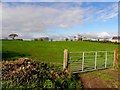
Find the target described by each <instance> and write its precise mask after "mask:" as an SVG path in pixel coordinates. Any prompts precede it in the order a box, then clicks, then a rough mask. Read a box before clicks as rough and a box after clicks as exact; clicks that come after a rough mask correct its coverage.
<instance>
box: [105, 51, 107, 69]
mask: <svg viewBox="0 0 120 90" xmlns="http://www.w3.org/2000/svg"><path fill="white" fill-rule="evenodd" d="M105 68H107V51H106V54H105Z"/></svg>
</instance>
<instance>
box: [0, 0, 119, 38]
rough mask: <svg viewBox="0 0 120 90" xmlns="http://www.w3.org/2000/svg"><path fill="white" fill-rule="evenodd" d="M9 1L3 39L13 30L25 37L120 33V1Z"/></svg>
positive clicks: (3, 9) (99, 35)
mask: <svg viewBox="0 0 120 90" xmlns="http://www.w3.org/2000/svg"><path fill="white" fill-rule="evenodd" d="M5 1H6V2H5ZM5 1H4V2H2V3H1V4H0V6H1V7H2V12H0V13H2V14H0V15H2V35H1V36H2V37H3V38H5V37H7V36H8V35H9V34H11V33H16V34H18V36H19V38H23V39H33V38H37V37H41V36H49V37H60V36H61V37H66V36H72V35H76V34H82V35H85V36H88V37H89V36H91V37H93V36H94V37H105V36H108V37H112V36H114V35H117V32H118V3H117V2H7V1H8V0H5ZM11 1H24V0H11ZM27 1H32V0H27ZM54 1H55V0H54ZM104 1H105V0H104ZM116 1H117V0H116Z"/></svg>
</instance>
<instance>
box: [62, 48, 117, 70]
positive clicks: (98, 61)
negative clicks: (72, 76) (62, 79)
mask: <svg viewBox="0 0 120 90" xmlns="http://www.w3.org/2000/svg"><path fill="white" fill-rule="evenodd" d="M117 57H118V49H115V50H113V51H82V52H81V51H78V52H68V50H67V49H65V50H64V60H63V69H64V70H65V69H67V70H70V71H72V72H78V71H79V72H88V71H93V70H100V69H106V68H111V67H114V66H116V64H117V59H118V58H117ZM72 64H73V65H72Z"/></svg>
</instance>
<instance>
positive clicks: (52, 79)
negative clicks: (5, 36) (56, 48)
mask: <svg viewBox="0 0 120 90" xmlns="http://www.w3.org/2000/svg"><path fill="white" fill-rule="evenodd" d="M76 78H77V79H76ZM72 87H73V88H75V89H77V88H81V83H80V81H79V77H77V76H73V75H71V74H70V73H68V72H67V71H62V70H60V69H59V68H57V67H56V66H54V65H49V64H46V63H40V62H31V61H24V62H20V61H19V62H15V61H14V62H3V64H2V88H3V89H9V88H15V89H17V88H23V89H28V88H31V89H55V90H56V89H66V90H68V89H70V88H72Z"/></svg>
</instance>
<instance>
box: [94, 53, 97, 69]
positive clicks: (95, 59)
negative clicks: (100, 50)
mask: <svg viewBox="0 0 120 90" xmlns="http://www.w3.org/2000/svg"><path fill="white" fill-rule="evenodd" d="M96 62H97V52H95V67H94V69H95V70H96Z"/></svg>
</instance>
